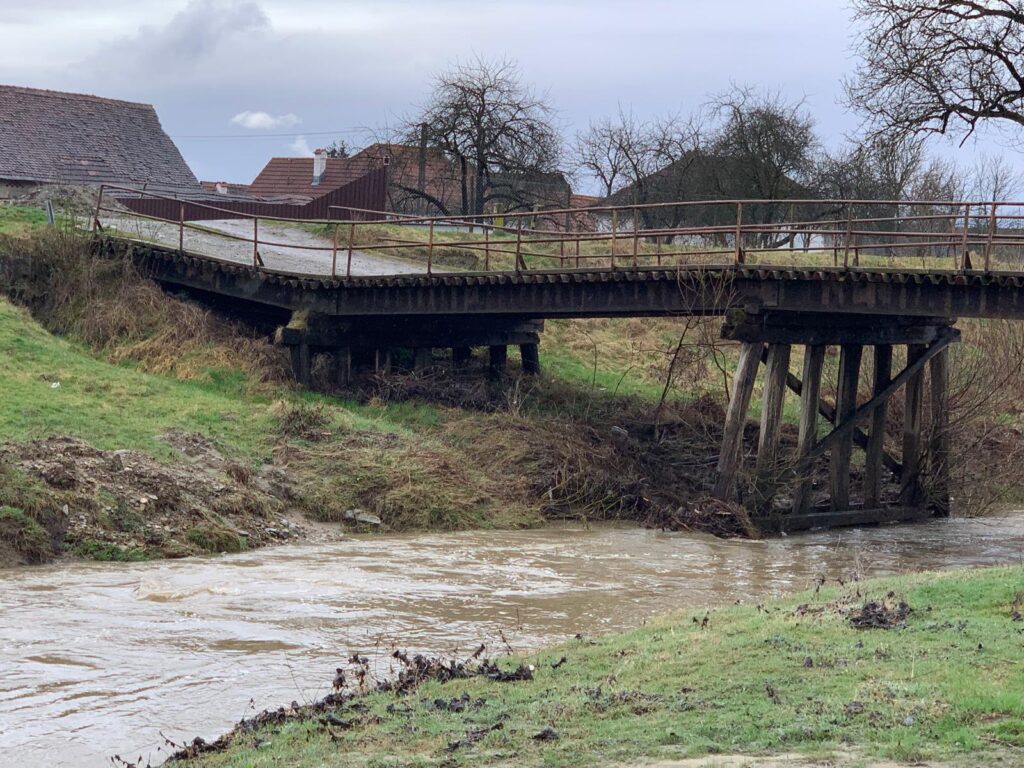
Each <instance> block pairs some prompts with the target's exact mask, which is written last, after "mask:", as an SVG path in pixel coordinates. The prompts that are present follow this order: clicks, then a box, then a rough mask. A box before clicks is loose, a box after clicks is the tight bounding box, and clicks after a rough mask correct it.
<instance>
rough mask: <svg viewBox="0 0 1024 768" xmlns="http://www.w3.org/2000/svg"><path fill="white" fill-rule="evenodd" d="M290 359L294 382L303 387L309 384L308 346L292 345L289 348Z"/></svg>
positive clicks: (309, 358)
mask: <svg viewBox="0 0 1024 768" xmlns="http://www.w3.org/2000/svg"><path fill="white" fill-rule="evenodd" d="M290 351H291V357H292V373H293V374H294V375H295V380H296V381H297V382H299V384H301V385H302V386H304V387H308V386H309V384H310V370H311V365H310V360H311V355H310V350H309V344H306V343H302V344H294V345H292V346H291V347H290Z"/></svg>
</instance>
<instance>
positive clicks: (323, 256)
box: [91, 185, 1024, 278]
mask: <svg viewBox="0 0 1024 768" xmlns="http://www.w3.org/2000/svg"><path fill="white" fill-rule="evenodd" d="M127 195H137V196H150V197H154V198H158V199H164V200H171V201H174V202H176V205H175V206H171V208H172V209H176V210H177V213H178V215H177V217H176V219H175V218H171V217H170V216H169V215H168V216H152V215H147V214H142V213H136V212H134V211H131V210H128V209H127V208H126V207H125V206H123V205H120V204H119V203H118V202H117V201H118V198H119V197H124V196H127ZM218 217H222V218H218ZM200 222H201V223H200ZM91 225H92V226H91V229H92V230H93V231H100V230H103V229H106V230H108V233H110V232H109V231H110V230H111V229H113V230H114V231H113V234H115V235H116V236H121V237H127V238H129V239H139V240H148V241H152V242H158V243H160V244H161V245H163V246H165V247H167V246H169V247H172V248H176V249H177V250H179V251H181V252H182V253H190V254H192V255H199V256H203V257H207V258H212V259H220V260H224V261H230V262H234V263H240V262H241V263H246V264H248V265H250V266H251V267H252V268H254V269H256V270H265V271H271V272H281V273H287V274H302V275H321V276H328V275H329V276H331V277H334V278H341V277H358V276H360V275H367V274H372V275H378V276H379V275H408V274H424V273H425V274H428V275H432V274H435V273H447V272H453V271H459V272H467V271H468V272H502V273H509V274H521V273H523V272H530V271H554V272H567V271H577V270H581V271H598V270H610V271H618V270H629V269H634V270H639V269H651V268H655V269H657V268H683V267H691V266H693V267H697V266H699V267H707V266H716V267H729V266H743V265H750V266H770V267H779V268H821V269H893V270H900V271H928V272H936V271H983V272H991V271H1000V272H1020V271H1021V270H1022V269H1024V203H1021V202H1013V201H964V200H952V201H951V200H819V199H793V200H790V199H786V200H687V201H672V202H659V203H645V204H630V205H614V206H613V205H598V206H588V207H573V208H561V209H543V210H540V209H538V210H529V211H504V212H491V213H485V214H480V215H461V214H460V215H439V216H413V215H405V214H399V213H393V212H386V211H376V210H370V209H359V208H352V207H334V208H331V209H330V218H329V219H324V220H308V219H282V218H277V217H268V216H261V215H259V214H254V213H244V212H239V211H238V210H236V209H227V208H223V207H220V206H217V205H216V203H215V201H202V200H193V199H190V200H178V199H176V198H171V197H168V196H167V195H165V194H163V193H160V192H151V191H147V190H145V189H136V188H129V187H118V186H113V185H104V186H102V187H101V188H100V194H99V197H98V200H97V205H96V209H95V212H94V216H93V220H92V222H91ZM147 228H148V229H147Z"/></svg>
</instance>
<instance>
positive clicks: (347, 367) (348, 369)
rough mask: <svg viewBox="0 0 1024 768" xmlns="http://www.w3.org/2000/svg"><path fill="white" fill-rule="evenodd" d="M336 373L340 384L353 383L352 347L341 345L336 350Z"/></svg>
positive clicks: (343, 385) (344, 385)
mask: <svg viewBox="0 0 1024 768" xmlns="http://www.w3.org/2000/svg"><path fill="white" fill-rule="evenodd" d="M334 373H335V376H336V380H337V383H338V385H339V386H342V387H346V386H348V385H349V384H351V383H352V348H351V347H339V348H338V349H337V350H335V352H334Z"/></svg>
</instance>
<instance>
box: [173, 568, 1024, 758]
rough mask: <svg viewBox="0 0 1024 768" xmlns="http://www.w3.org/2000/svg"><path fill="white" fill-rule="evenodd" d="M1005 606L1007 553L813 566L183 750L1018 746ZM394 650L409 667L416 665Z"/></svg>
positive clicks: (759, 751)
mask: <svg viewBox="0 0 1024 768" xmlns="http://www.w3.org/2000/svg"><path fill="white" fill-rule="evenodd" d="M1022 611H1024V568H1022V567H1015V568H999V569H983V570H974V571H954V572H947V573H921V574H916V575H913V576H905V577H897V578H886V579H878V580H870V581H861V582H852V583H847V584H844V585H825V586H821V587H819V588H817V589H815V590H813V591H810V592H805V593H801V594H797V595H794V596H792V597H789V598H785V599H781V600H773V601H768V602H765V603H763V604H748V605H735V606H728V607H718V608H709V609H707V610H698V611H689V612H686V613H683V614H679V615H674V616H670V617H666V618H663V619H658V620H656V621H652V622H650V623H649V624H647V625H646V626H644V627H642V628H640V629H637V630H635V631H632V632H626V633H623V634H615V635H609V636H605V637H590V636H581V637H577V638H576V639H574V640H570V641H568V642H567V643H565V644H563V645H561V646H557V647H553V648H549V649H547V650H545V651H543V652H540V653H535V654H530V655H527V656H513V657H509V658H501V659H499V660H498V661H497V662H496V667H495V666H493V665H492V664H491V662H483V661H481V660H482V659H483V658H484V657H485V656H489V655H490V654H491V653H492V652H494V651H497V650H499V649H486V650H485V651H484V652H483V653H482V654H481V656H480V658H479V659H477V660H476V661H473V660H467V659H466V658H465V657H464V658H462V659H460V662H462V663H464V664H465V666H461V665H460V664H456V665H454V666H453V665H451V664H445V665H444V666H443V667H442V666H434V667H431V668H429V669H427V668H424V667H423V666H422V665H419V669H420V671H421V673H422V674H423V677H424V680H423V681H422V682H420V683H419V684H416V685H413V684H411V683H410V684H408V685H407V686H406V690H402V691H395V690H388V691H380V692H374V693H370V694H366V695H352V696H350V695H348V694H347V693H338V694H337V695H336V697H335V698H331V699H329V700H327V701H322V702H320V703H319V704H316V705H313V706H307V707H298V708H294V709H293V708H285V709H282V710H279V711H278V712H276V713H270V714H267V715H263V716H261V717H258V718H255V719H254V720H252V721H247V722H243V723H242V724H241V725H240V726H239V727H238V728H236V730H235V731H233V732H232V733H231V734H230V735H228V736H227V737H224V739H222V740H221V741H220V742H219V743H218V745H217V749H215V750H213V751H210V752H205V753H203V754H201V755H199V756H197V757H194V758H191V759H189V758H183V759H182V764H184V765H187V766H191V767H193V768H199V767H201V768H227V767H228V766H246V767H247V768H260V766H270V765H294V766H306V765H309V766H313V765H316V766H355V765H360V766H362V765H392V764H396V763H400V764H402V765H418V766H431V765H438V766H440V765H460V766H476V765H480V766H483V765H512V764H515V765H518V766H535V765H536V766H540V765H543V766H577V765H643V764H649V763H652V762H656V761H671V760H679V759H684V758H693V757H699V756H702V755H725V754H743V755H755V756H756V755H760V756H765V755H768V756H770V755H778V754H787V755H799V756H800V758H801V759H806V760H810V761H812V762H815V761H816V763H817V764H819V765H823V764H830V765H832V764H840V765H867V764H870V762H871V761H872V760H875V759H879V760H882V759H884V760H892V761H896V762H897V763H905V764H921V763H926V764H936V765H938V764H942V765H947V764H948V765H964V766H966V765H971V766H975V765H982V764H984V765H1020V761H1021V754H1022V752H1021V750H1024V728H1022V722H1024V666H1022V665H1021V662H1020V658H1021V650H1022V648H1024V629H1022V628H1024V623H1022V622H1021V613H1022ZM467 655H468V654H467ZM356 661H357V662H358V659H356ZM400 666H404V669H405V671H406V675H407V677H406V679H407V680H411V677H409V675H410V674H411V673H410V672H409V670H410V669H412V668H414V666H415V665H413V664H411V663H410V664H408V665H400ZM356 667H357V668H358V664H356ZM352 671H353V670H351V669H350V670H349V671H348V673H349V676H348V678H347V680H348V681H353V680H354V679H355V678H354V677H353V676H352ZM445 677H451V678H453V679H449V680H447V681H445V680H443V678H445ZM438 678H442V679H438ZM394 687H395V686H394V685H392V688H394ZM346 690H348V689H346ZM712 764H714V763H712ZM729 764H732V763H729ZM755 764H756V763H755Z"/></svg>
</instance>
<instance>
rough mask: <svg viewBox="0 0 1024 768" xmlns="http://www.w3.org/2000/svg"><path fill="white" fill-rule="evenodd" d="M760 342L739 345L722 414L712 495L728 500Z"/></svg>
mask: <svg viewBox="0 0 1024 768" xmlns="http://www.w3.org/2000/svg"><path fill="white" fill-rule="evenodd" d="M763 346H764V345H763V344H762V343H761V342H744V343H743V344H742V346H740V358H739V363H738V364H737V366H736V376H735V377H734V379H733V383H732V397H731V398H730V399H729V410H728V411H727V412H726V416H725V432H724V434H723V435H722V452H721V453H720V454H719V455H718V464H717V466H716V468H715V486H714V494H715V496H716V497H717V498H719V499H723V500H731V499H732V496H733V487H734V485H735V482H736V469H737V468H738V466H739V462H740V452H741V450H742V449H743V426H744V424H745V423H746V421H747V409H748V408H750V396H751V395H752V394H753V392H754V381H755V380H756V378H757V368H758V366H759V365H760V363H761V349H762V347H763Z"/></svg>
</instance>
